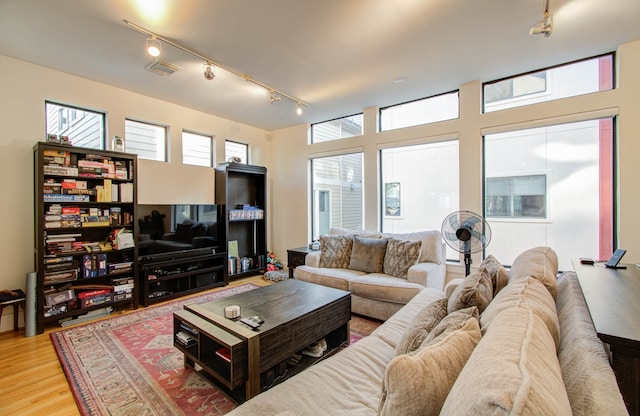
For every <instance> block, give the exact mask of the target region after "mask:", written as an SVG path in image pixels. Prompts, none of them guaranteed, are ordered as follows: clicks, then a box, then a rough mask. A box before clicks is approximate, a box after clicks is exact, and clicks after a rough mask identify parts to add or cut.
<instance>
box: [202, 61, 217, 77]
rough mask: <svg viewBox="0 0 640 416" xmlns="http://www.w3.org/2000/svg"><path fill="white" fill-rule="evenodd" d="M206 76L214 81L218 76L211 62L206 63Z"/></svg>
mask: <svg viewBox="0 0 640 416" xmlns="http://www.w3.org/2000/svg"><path fill="white" fill-rule="evenodd" d="M204 77H205V79H208V80H209V81H212V80H213V79H214V78H215V77H216V74H215V73H214V72H213V65H211V63H209V62H207V63H206V64H204Z"/></svg>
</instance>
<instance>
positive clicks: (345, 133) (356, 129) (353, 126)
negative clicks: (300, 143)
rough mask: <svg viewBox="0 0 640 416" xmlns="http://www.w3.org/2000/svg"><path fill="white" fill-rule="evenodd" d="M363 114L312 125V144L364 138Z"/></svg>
mask: <svg viewBox="0 0 640 416" xmlns="http://www.w3.org/2000/svg"><path fill="white" fill-rule="evenodd" d="M362 120H363V117H362V113H360V114H354V115H352V116H348V117H342V118H337V119H335V120H329V121H324V122H322V123H316V124H312V125H311V143H322V142H328V141H330V140H338V139H345V138H347V137H354V136H362V132H363V130H362Z"/></svg>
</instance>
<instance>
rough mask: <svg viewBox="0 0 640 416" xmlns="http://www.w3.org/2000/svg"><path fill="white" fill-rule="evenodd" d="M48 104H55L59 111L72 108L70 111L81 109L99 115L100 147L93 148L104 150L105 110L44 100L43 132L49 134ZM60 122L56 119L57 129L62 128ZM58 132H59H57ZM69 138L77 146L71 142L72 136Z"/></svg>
mask: <svg viewBox="0 0 640 416" xmlns="http://www.w3.org/2000/svg"><path fill="white" fill-rule="evenodd" d="M49 105H51V106H55V107H58V112H60V110H62V109H67V110H72V111H81V112H83V113H91V114H94V115H96V116H99V117H100V118H101V122H102V125H101V128H100V130H101V136H102V137H101V138H100V139H99V140H100V147H98V148H94V149H96V150H105V149H106V146H107V113H106V112H105V111H100V110H95V109H91V108H86V107H80V106H77V105H71V104H63V103H61V102H58V101H52V100H45V101H44V115H45V123H44V128H45V133H46V134H49V108H48V107H49ZM84 117H86V116H85V115H83V116H82V118H84ZM76 119H78V118H77V117H74V120H76ZM60 122H61V120H60V119H58V129H57V130H58V131H60V130H64V129H63V128H61V126H60ZM58 134H59V133H58ZM70 139H71V143H72V144H73V145H76V146H79V145H78V144H77V143H73V141H74V138H73V137H70Z"/></svg>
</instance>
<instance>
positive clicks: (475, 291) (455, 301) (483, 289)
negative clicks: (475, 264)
mask: <svg viewBox="0 0 640 416" xmlns="http://www.w3.org/2000/svg"><path fill="white" fill-rule="evenodd" d="M491 299H493V284H492V283H491V277H490V276H489V274H488V273H487V271H486V270H485V269H480V270H477V271H475V272H473V273H471V274H470V275H469V276H467V277H465V278H464V279H463V280H462V282H461V283H460V284H459V285H458V286H457V287H456V288H455V289H454V291H453V293H451V296H450V297H449V303H448V305H447V309H448V310H449V313H451V312H453V311H457V310H458V309H463V308H468V307H469V306H477V307H478V310H479V312H480V313H482V311H484V309H485V308H486V307H487V305H488V304H489V302H491Z"/></svg>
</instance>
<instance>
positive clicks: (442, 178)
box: [380, 140, 459, 260]
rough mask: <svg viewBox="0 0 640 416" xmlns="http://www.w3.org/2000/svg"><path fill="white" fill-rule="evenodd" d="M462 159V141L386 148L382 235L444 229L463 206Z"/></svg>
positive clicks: (450, 256) (450, 255)
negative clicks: (460, 148)
mask: <svg viewBox="0 0 640 416" xmlns="http://www.w3.org/2000/svg"><path fill="white" fill-rule="evenodd" d="M458 160H459V155H458V140H450V141H444V142H439V143H426V144H419V145H412V146H402V147H393V148H389V149H382V150H381V151H380V163H381V168H380V171H381V175H382V180H381V184H382V195H383V197H382V201H381V203H382V207H381V211H382V232H385V233H405V232H413V231H422V230H440V228H441V227H442V221H444V219H445V218H446V216H447V215H449V214H450V213H452V212H454V211H457V210H458V207H459V169H458ZM458 257H459V255H458V253H457V252H455V251H453V249H450V248H449V247H447V258H448V259H456V260H457V259H458Z"/></svg>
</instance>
